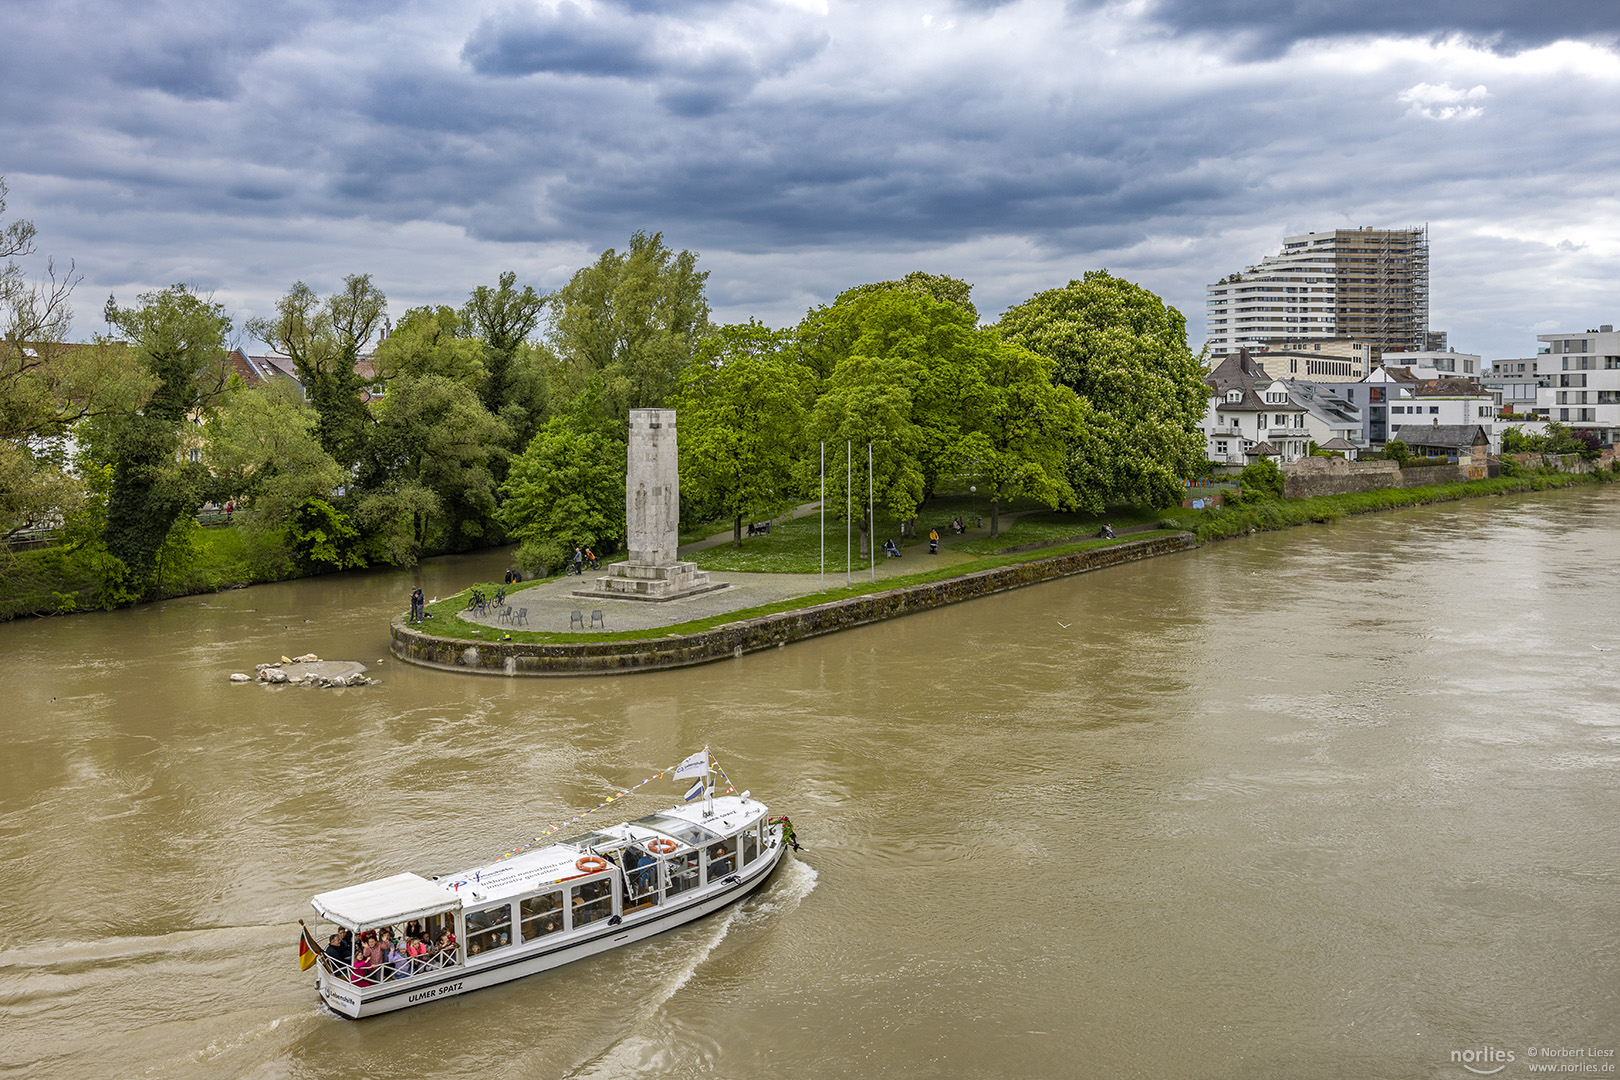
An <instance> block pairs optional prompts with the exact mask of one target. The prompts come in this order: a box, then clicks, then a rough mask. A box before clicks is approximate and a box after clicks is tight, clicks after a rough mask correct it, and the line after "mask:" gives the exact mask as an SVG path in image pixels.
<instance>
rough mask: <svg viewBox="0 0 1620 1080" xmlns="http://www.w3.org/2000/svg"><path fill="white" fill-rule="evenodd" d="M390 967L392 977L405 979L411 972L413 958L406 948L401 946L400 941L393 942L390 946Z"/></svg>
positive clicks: (390, 976)
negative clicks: (407, 953) (408, 954)
mask: <svg viewBox="0 0 1620 1080" xmlns="http://www.w3.org/2000/svg"><path fill="white" fill-rule="evenodd" d="M388 967H389V969H390V972H391V974H389V976H388V977H389V978H390V979H403V978H404V977H405V976H407V975H409V974H410V973H411V960H410V957H409V956H407V955H406V953H405V950H403V949H401V948H400V947H399V942H397V941H395V942H391V943H390V944H389V946H388Z"/></svg>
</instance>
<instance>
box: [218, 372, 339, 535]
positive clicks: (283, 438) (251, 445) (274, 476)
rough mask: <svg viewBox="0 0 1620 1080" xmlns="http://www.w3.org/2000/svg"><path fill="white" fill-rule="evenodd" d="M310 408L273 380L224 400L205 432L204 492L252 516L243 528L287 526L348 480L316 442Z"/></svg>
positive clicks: (285, 385) (295, 392) (285, 384)
mask: <svg viewBox="0 0 1620 1080" xmlns="http://www.w3.org/2000/svg"><path fill="white" fill-rule="evenodd" d="M316 424H317V419H316V415H315V410H314V409H313V408H311V407H310V405H309V403H308V402H306V401H305V400H304V399H303V396H302V395H301V394H299V392H298V388H297V387H296V386H294V385H292V383H290V382H288V381H286V380H282V379H278V380H276V381H274V382H270V383H266V384H264V385H263V386H257V387H254V388H252V389H239V390H237V391H235V392H234V393H231V394H230V395H228V396H227V397H226V399H225V400H224V402H223V403H222V404H221V405H220V407H219V408H218V409H217V410H215V412H214V414H213V415H212V416H211V417H210V418H209V419H208V422H207V423H206V424H205V425H204V427H203V461H204V462H205V463H206V464H207V466H208V470H209V473H210V477H211V481H210V488H211V490H210V492H209V494H210V495H211V496H212V497H213V498H214V499H216V500H219V501H223V500H225V499H234V500H235V501H236V502H237V503H239V504H240V505H242V506H243V507H244V508H247V509H251V510H252V511H253V513H252V514H251V515H248V516H247V517H246V519H245V521H246V527H248V528H252V529H256V530H259V531H263V532H270V531H275V530H278V529H284V528H286V527H287V525H288V524H289V523H291V521H292V519H293V516H294V515H295V514H296V513H298V512H299V511H300V509H301V508H302V507H304V506H305V505H306V504H307V503H308V502H309V500H311V499H329V498H331V497H332V493H333V492H334V491H336V490H337V489H338V488H339V487H341V486H342V485H343V483H344V482H345V480H346V479H347V478H348V477H347V474H346V473H345V472H344V470H343V469H342V468H341V467H340V466H339V465H338V463H337V462H336V461H334V460H332V455H330V454H328V453H327V452H326V450H325V449H324V448H323V447H322V446H321V443H320V440H319V439H318V438H317V437H316V434H315V429H316Z"/></svg>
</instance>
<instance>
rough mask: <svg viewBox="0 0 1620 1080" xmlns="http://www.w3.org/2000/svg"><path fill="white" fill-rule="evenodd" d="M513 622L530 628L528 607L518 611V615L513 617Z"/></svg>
mask: <svg viewBox="0 0 1620 1080" xmlns="http://www.w3.org/2000/svg"><path fill="white" fill-rule="evenodd" d="M512 621H513V622H519V623H522V624H523V625H524V626H528V625H529V609H528V608H526V607H520V608H518V609H517V614H516V615H513V616H512Z"/></svg>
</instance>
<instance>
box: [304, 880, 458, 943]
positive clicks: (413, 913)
mask: <svg viewBox="0 0 1620 1080" xmlns="http://www.w3.org/2000/svg"><path fill="white" fill-rule="evenodd" d="M310 903H311V904H313V905H314V907H315V910H316V911H318V912H320V914H321V916H322V918H325V919H327V920H328V921H330V922H335V923H337V924H338V925H339V926H347V927H348V928H349V929H350V930H354V931H356V932H359V931H361V930H371V929H373V928H375V927H378V926H388V925H391V924H393V923H402V922H409V921H410V920H412V919H421V918H424V917H426V916H428V915H435V914H438V913H439V912H441V911H447V910H449V909H450V908H455V907H460V906H461V898H460V897H458V896H457V895H456V894H455V893H454V892H452V891H451V890H449V889H447V888H445V887H444V886H443V885H440V884H439V883H438V882H436V881H429V880H428V879H427V878H425V877H422V876H420V875H418V874H395V875H394V876H393V877H386V878H382V879H380V880H378V881H368V882H366V883H365V884H363V885H350V886H349V887H348V888H346V889H333V890H332V891H331V892H324V893H321V894H320V895H319V896H317V897H315V899H314V900H312V901H310Z"/></svg>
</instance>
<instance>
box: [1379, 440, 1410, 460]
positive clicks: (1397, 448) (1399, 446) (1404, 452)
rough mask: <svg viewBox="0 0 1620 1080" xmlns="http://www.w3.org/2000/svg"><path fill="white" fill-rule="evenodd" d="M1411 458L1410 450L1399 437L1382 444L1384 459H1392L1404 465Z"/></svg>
mask: <svg viewBox="0 0 1620 1080" xmlns="http://www.w3.org/2000/svg"><path fill="white" fill-rule="evenodd" d="M1411 459H1412V450H1411V448H1410V447H1408V446H1407V445H1406V444H1405V443H1403V442H1401V440H1399V439H1391V440H1390V441H1389V442H1387V443H1385V444H1384V460H1385V461H1393V462H1395V463H1396V464H1397V465H1401V466H1404V465H1405V464H1406V463H1407V462H1408V461H1410V460H1411Z"/></svg>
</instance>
